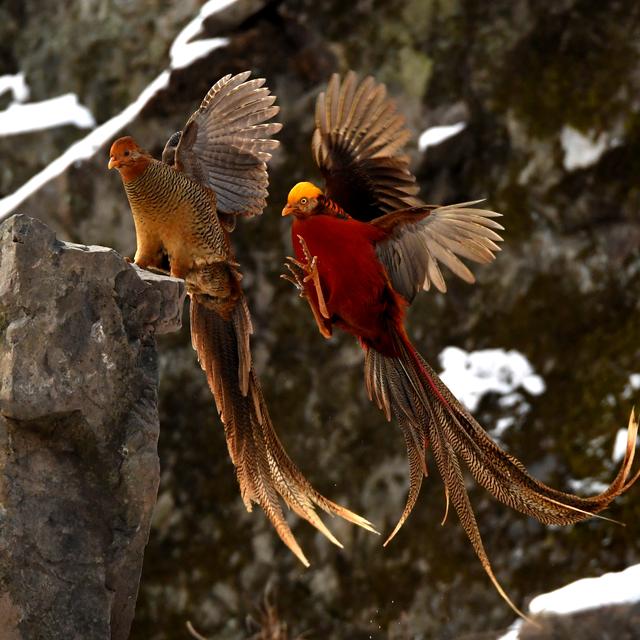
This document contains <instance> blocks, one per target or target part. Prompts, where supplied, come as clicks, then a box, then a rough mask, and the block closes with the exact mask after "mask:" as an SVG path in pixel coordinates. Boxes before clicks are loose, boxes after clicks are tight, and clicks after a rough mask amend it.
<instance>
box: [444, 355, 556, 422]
mask: <svg viewBox="0 0 640 640" xmlns="http://www.w3.org/2000/svg"><path fill="white" fill-rule="evenodd" d="M440 365H441V366H442V368H443V372H442V373H441V374H440V377H441V378H442V380H443V382H444V383H445V384H446V385H447V386H448V387H449V389H451V391H452V392H453V394H454V395H455V396H456V397H457V398H458V399H459V400H460V401H461V402H462V403H463V404H464V405H465V406H466V407H467V408H468V409H469V411H472V412H473V411H475V410H476V409H477V408H478V405H479V404H480V401H481V400H482V397H483V396H484V395H485V394H487V393H490V392H493V393H498V394H500V395H502V396H506V398H505V401H508V402H507V404H509V405H513V404H517V403H518V402H520V401H521V400H522V396H521V395H520V394H516V395H511V394H513V393H514V392H515V390H516V389H518V388H523V389H524V390H525V391H527V392H528V393H530V394H531V395H540V394H542V393H543V392H544V390H545V384H544V380H543V379H542V378H541V377H540V376H539V375H536V374H535V372H534V370H533V367H532V366H531V363H530V362H529V361H528V360H527V358H525V356H524V355H522V354H521V353H519V352H518V351H515V350H511V351H505V350H504V349H484V350H481V351H472V352H466V351H464V350H463V349H459V348H458V347H447V348H446V349H444V351H442V353H441V354H440ZM504 428H505V427H504V425H503V430H504Z"/></svg>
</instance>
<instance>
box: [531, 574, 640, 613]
mask: <svg viewBox="0 0 640 640" xmlns="http://www.w3.org/2000/svg"><path fill="white" fill-rule="evenodd" d="M639 600H640V564H635V565H633V566H631V567H628V568H627V569H625V570H624V571H618V572H615V573H613V572H612V573H605V574H604V575H602V576H600V577H598V578H583V579H582V580H577V581H576V582H571V583H569V584H568V585H566V586H564V587H562V588H560V589H556V590H555V591H550V592H549V593H543V594H541V595H539V596H537V597H535V598H534V599H533V600H532V601H531V602H530V603H529V611H531V613H560V614H566V613H574V612H576V611H583V610H585V609H594V608H596V607H606V606H611V605H618V604H628V603H631V602H638V601H639Z"/></svg>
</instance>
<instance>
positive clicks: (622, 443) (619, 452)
mask: <svg viewBox="0 0 640 640" xmlns="http://www.w3.org/2000/svg"><path fill="white" fill-rule="evenodd" d="M628 435H629V434H628V432H627V429H620V430H619V431H618V432H617V433H616V439H615V442H614V443H613V451H612V453H611V459H612V460H613V461H614V462H620V461H621V460H622V459H623V458H624V454H625V453H626V452H627V440H628Z"/></svg>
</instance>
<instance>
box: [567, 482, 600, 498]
mask: <svg viewBox="0 0 640 640" xmlns="http://www.w3.org/2000/svg"><path fill="white" fill-rule="evenodd" d="M569 488H570V489H571V491H573V492H574V493H577V494H579V495H582V496H593V495H598V494H599V493H603V492H604V491H606V490H607V489H608V488H609V485H608V484H607V483H606V482H600V480H594V479H593V478H581V479H579V480H574V479H571V480H569Z"/></svg>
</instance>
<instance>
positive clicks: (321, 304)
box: [298, 234, 331, 320]
mask: <svg viewBox="0 0 640 640" xmlns="http://www.w3.org/2000/svg"><path fill="white" fill-rule="evenodd" d="M298 240H299V242H300V246H301V247H302V251H303V253H304V257H305V259H306V261H307V263H306V264H300V263H298V266H301V267H302V269H304V271H305V272H306V273H307V275H306V276H305V278H304V280H303V282H305V283H306V282H313V286H314V287H315V289H316V295H317V296H318V308H319V310H320V313H321V314H322V317H323V318H327V320H328V319H329V318H330V317H331V316H330V315H329V311H328V310H327V305H326V303H325V301H324V293H323V292H322V285H321V284H320V274H319V273H318V258H317V256H312V255H311V252H310V251H309V247H308V246H307V243H306V242H305V239H304V238H303V237H302V236H301V235H300V234H298Z"/></svg>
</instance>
